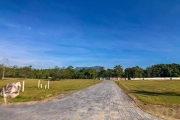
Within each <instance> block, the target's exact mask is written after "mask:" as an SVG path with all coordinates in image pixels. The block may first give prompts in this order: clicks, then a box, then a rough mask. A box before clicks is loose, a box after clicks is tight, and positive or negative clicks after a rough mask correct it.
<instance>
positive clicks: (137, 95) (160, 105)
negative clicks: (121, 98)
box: [116, 80, 180, 120]
mask: <svg viewBox="0 0 180 120" xmlns="http://www.w3.org/2000/svg"><path fill="white" fill-rule="evenodd" d="M116 83H117V84H118V85H119V86H120V87H121V88H122V89H123V90H124V91H125V92H126V93H127V94H128V95H129V96H130V97H131V98H132V99H133V100H134V101H135V102H136V104H137V105H138V106H139V107H140V108H141V109H143V110H144V111H146V112H148V113H150V114H153V115H156V116H159V117H162V118H164V119H166V120H179V119H180V81H177V80H176V81H173V80H172V81H170V80H169V81H168V80H165V81H130V80H129V81H120V82H118V81H116Z"/></svg>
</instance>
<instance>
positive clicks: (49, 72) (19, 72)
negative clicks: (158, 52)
mask: <svg viewBox="0 0 180 120" xmlns="http://www.w3.org/2000/svg"><path fill="white" fill-rule="evenodd" d="M3 71H5V72H3ZM3 77H5V78H30V79H49V78H51V79H52V80H61V79H94V78H99V77H123V78H129V79H130V78H143V77H180V64H176V63H172V64H156V65H152V66H149V67H147V68H145V69H143V68H141V67H139V66H134V67H130V68H125V69H123V67H122V66H121V65H115V66H114V67H113V68H112V69H111V68H108V69H105V68H104V67H103V66H95V67H77V68H74V67H73V66H68V67H59V66H56V67H54V68H49V69H36V68H33V67H32V66H31V65H29V66H24V67H18V66H17V65H15V66H6V65H5V64H0V79H1V78H3Z"/></svg>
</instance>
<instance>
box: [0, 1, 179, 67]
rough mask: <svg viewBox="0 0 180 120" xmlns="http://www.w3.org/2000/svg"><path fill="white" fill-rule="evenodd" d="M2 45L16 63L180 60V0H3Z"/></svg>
mask: <svg viewBox="0 0 180 120" xmlns="http://www.w3.org/2000/svg"><path fill="white" fill-rule="evenodd" d="M0 44H1V45H0V60H1V61H2V60H3V58H4V57H7V58H9V62H8V65H11V66H12V65H18V66H25V65H32V66H33V67H34V68H52V67H54V66H59V67H63V66H64V67H67V66H69V65H72V66H74V67H84V66H86V67H91V66H96V65H99V66H104V67H105V68H113V67H114V66H115V65H118V64H120V65H122V66H123V67H124V68H126V67H132V66H136V65H139V66H140V67H143V68H145V67H147V66H151V65H153V64H158V63H180V55H179V51H180V1H179V0H172V1H171V0H113V1H112V0H111V1H110V0H89V1H85V0H0ZM1 63H2V62H1Z"/></svg>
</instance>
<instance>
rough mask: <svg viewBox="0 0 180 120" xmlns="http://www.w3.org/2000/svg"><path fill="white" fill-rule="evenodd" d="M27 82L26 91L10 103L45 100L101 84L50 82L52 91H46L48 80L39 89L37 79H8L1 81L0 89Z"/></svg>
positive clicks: (10, 100)
mask: <svg viewBox="0 0 180 120" xmlns="http://www.w3.org/2000/svg"><path fill="white" fill-rule="evenodd" d="M23 80H24V81H25V91H24V92H20V95H19V96H17V97H16V98H14V99H10V98H8V99H7V101H8V103H13V102H27V101H38V100H43V99H46V98H49V97H54V96H60V95H64V94H67V93H70V92H72V91H76V90H80V89H83V88H85V87H88V86H90V85H93V84H96V83H98V82H101V81H100V80H92V79H79V80H75V79H73V80H68V79H67V80H61V81H50V89H45V84H47V80H41V83H42V84H43V88H42V89H41V88H38V80H37V79H19V78H8V79H4V80H0V88H2V87H3V86H4V85H6V84H8V83H11V82H15V81H19V82H21V85H22V81H23ZM0 102H3V97H0Z"/></svg>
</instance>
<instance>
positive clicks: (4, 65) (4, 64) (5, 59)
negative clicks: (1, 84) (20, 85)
mask: <svg viewBox="0 0 180 120" xmlns="http://www.w3.org/2000/svg"><path fill="white" fill-rule="evenodd" d="M7 62H8V58H4V59H3V71H2V80H3V79H4V74H5V68H6V64H7Z"/></svg>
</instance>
